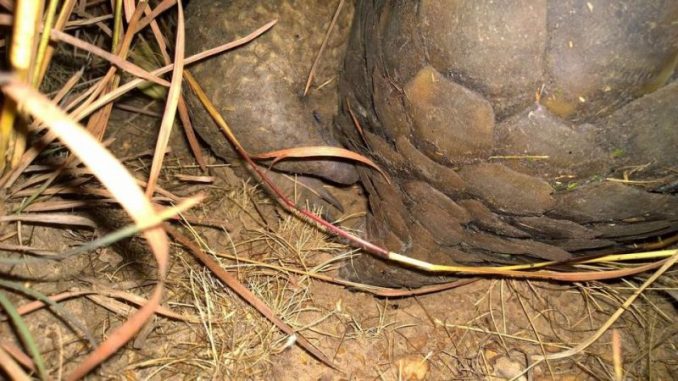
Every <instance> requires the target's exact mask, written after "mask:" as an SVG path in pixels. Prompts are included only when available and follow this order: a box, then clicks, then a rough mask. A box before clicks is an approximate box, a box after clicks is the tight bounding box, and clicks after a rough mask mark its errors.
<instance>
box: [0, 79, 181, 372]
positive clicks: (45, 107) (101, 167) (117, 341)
mask: <svg viewBox="0 0 678 381" xmlns="http://www.w3.org/2000/svg"><path fill="white" fill-rule="evenodd" d="M0 84H2V91H3V92H4V94H5V95H6V96H7V97H9V98H12V99H14V100H15V101H17V102H19V103H20V106H21V107H22V109H23V110H26V112H28V113H29V114H31V115H32V116H33V117H34V118H36V119H38V120H40V121H41V122H43V123H45V125H47V126H48V127H49V128H50V130H51V131H53V132H54V133H55V134H57V135H58V137H59V139H60V140H61V141H62V142H63V143H64V144H65V145H67V146H68V147H69V148H70V149H71V151H72V152H73V153H75V154H76V155H77V156H78V157H79V158H80V159H81V160H82V162H83V163H84V164H85V165H87V166H88V167H89V168H90V169H91V170H92V172H93V173H94V174H95V176H96V177H97V178H98V179H99V181H101V183H102V184H104V186H106V187H107V188H108V189H109V190H110V191H111V193H112V194H113V195H114V196H115V198H116V199H117V200H118V201H119V202H120V203H121V205H122V206H123V207H124V209H125V210H126V211H127V212H128V213H129V214H130V216H131V217H132V218H133V219H134V220H135V222H137V223H139V224H142V223H144V221H145V220H146V219H149V218H152V217H153V216H154V215H155V213H156V212H155V210H154V208H153V206H152V205H151V203H150V202H149V201H148V200H147V199H146V197H145V196H144V194H143V192H142V191H141V189H140V188H139V187H138V186H137V185H136V181H135V180H134V178H133V177H132V176H131V175H130V174H129V172H127V170H126V169H125V168H124V167H123V166H122V164H120V162H118V161H117V160H116V159H115V157H114V156H113V155H112V154H111V153H110V152H108V151H107V150H106V149H105V148H103V147H101V145H100V143H99V142H97V140H96V139H94V138H93V137H92V136H91V135H90V134H88V133H87V132H86V131H84V130H83V128H82V127H81V126H79V125H78V124H77V123H75V122H74V121H72V120H71V119H70V118H69V117H68V116H67V115H66V114H64V112H63V111H61V110H59V108H57V107H56V106H55V105H54V104H52V103H51V102H50V101H49V100H48V99H46V98H45V97H44V96H43V95H42V94H40V93H39V92H37V91H36V90H34V89H32V88H31V87H30V86H28V85H27V84H25V83H22V82H21V81H19V80H17V79H16V78H14V77H13V76H11V75H7V74H3V75H2V76H1V77H0ZM144 235H145V237H146V239H147V241H148V244H149V246H150V247H151V249H152V251H153V254H154V256H155V259H156V261H157V263H158V274H159V277H160V279H159V283H158V285H157V286H156V287H155V289H154V291H153V294H152V296H151V298H149V302H148V304H146V305H145V306H144V307H142V308H141V309H140V310H139V311H138V312H137V313H136V314H135V315H133V316H132V317H130V319H129V320H128V321H127V322H125V323H124V324H123V325H122V326H121V327H119V328H118V329H117V330H115V331H114V332H113V333H112V334H111V336H110V337H109V338H108V340H106V341H105V342H104V343H103V344H102V345H101V346H99V347H98V348H97V349H96V350H95V351H94V352H93V353H92V354H90V356H89V357H87V359H85V360H84V361H83V362H82V363H81V364H80V365H79V366H78V367H77V369H76V370H75V371H74V372H73V374H72V375H71V376H70V377H69V379H78V378H81V377H83V376H84V375H85V374H87V373H88V372H89V371H90V370H92V369H93V368H94V367H96V366H97V365H98V364H100V363H101V362H102V361H104V360H105V359H106V358H108V357H109V356H110V355H111V354H113V353H114V352H115V351H117V350H118V348H120V347H121V346H122V345H124V344H125V343H126V342H127V341H129V340H130V338H131V337H132V336H133V335H134V334H135V333H136V332H137V331H139V329H141V327H142V326H143V324H144V323H145V322H146V321H147V320H148V319H149V318H150V317H151V316H152V314H153V312H154V311H155V309H156V308H157V306H158V305H159V303H160V299H161V297H162V289H163V284H164V279H165V274H166V273H167V257H168V252H169V242H168V240H167V236H166V235H165V232H164V231H163V230H162V227H156V228H151V229H149V230H146V231H145V232H144Z"/></svg>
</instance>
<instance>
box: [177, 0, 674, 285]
mask: <svg viewBox="0 0 678 381" xmlns="http://www.w3.org/2000/svg"><path fill="white" fill-rule="evenodd" d="M236 3H238V2H236ZM273 3H277V5H274V4H273ZM288 3H294V2H286V1H282V2H263V4H264V5H263V8H258V9H265V11H267V12H272V14H273V15H275V13H276V12H278V11H279V9H285V7H286V5H285V4H288ZM320 3H323V4H324V9H325V11H324V12H325V14H324V15H323V16H322V17H318V19H319V20H317V22H320V23H322V25H326V23H327V20H329V19H330V17H331V16H330V15H329V13H331V11H333V6H330V5H328V4H326V3H324V2H319V3H316V2H309V3H308V4H314V5H318V4H320ZM197 4H200V0H194V1H193V2H192V3H191V7H194V6H199V5H197ZM201 7H202V6H201ZM321 8H323V7H321ZM190 12H191V11H190V9H189V13H190ZM257 12H258V11H257ZM212 13H215V11H212ZM216 13H218V12H216ZM245 14H247V11H245V10H243V13H240V14H239V15H242V16H239V17H246V16H244V15H245ZM255 14H257V15H260V14H259V13H256V12H255ZM257 17H259V19H257V21H260V23H259V24H261V23H263V21H268V19H262V18H261V17H260V16H257ZM298 17H299V18H300V19H302V21H304V22H305V20H309V18H308V17H307V16H298ZM677 17H678V4H677V3H676V2H675V1H664V2H623V1H619V2H605V1H599V2H596V1H545V0H544V1H494V2H492V3H490V2H484V1H454V2H452V1H444V0H438V1H436V0H430V1H424V0H422V1H360V2H358V3H357V5H356V13H355V17H354V22H353V27H352V32H351V36H350V39H349V43H348V44H349V45H348V50H347V51H346V56H345V60H344V69H343V72H342V75H341V79H340V82H339V104H340V105H341V111H340V113H339V115H338V116H337V119H336V125H337V127H336V128H337V129H338V131H340V135H341V140H342V142H343V143H344V144H345V145H346V146H347V147H349V148H351V149H354V150H356V151H359V152H362V153H364V154H367V155H370V156H371V157H372V158H373V159H374V160H375V161H377V162H378V163H379V164H380V165H381V166H382V167H383V168H385V169H386V170H387V172H388V173H389V175H390V178H391V179H392V183H391V184H389V183H387V182H386V181H385V180H384V179H383V178H382V177H380V176H379V175H378V174H377V173H375V172H374V171H372V170H370V169H368V168H362V167H359V168H358V172H359V176H360V180H361V182H362V184H363V185H364V187H365V189H366V191H367V193H368V196H369V203H370V214H369V215H368V219H367V235H368V237H369V238H370V239H371V240H374V241H376V242H377V243H380V244H382V245H384V246H386V247H388V248H389V249H391V250H394V251H397V252H400V253H402V254H406V255H410V256H413V257H416V258H419V259H423V260H427V261H430V262H435V263H445V264H451V263H463V264H478V265H481V264H498V263H523V262H531V261H536V260H539V259H548V260H551V259H554V260H560V259H567V258H570V257H571V256H572V255H580V254H584V253H596V252H597V253H600V252H605V251H615V250H620V249H622V248H623V246H624V245H626V244H628V243H630V242H637V241H643V240H648V239H650V238H652V237H659V236H667V235H670V234H672V233H675V232H676V230H678V208H677V207H678V198H677V197H676V196H675V194H671V193H666V192H665V193H662V192H660V191H661V190H663V189H669V190H670V187H666V186H664V187H660V185H663V184H667V183H671V182H672V181H673V182H675V175H676V172H675V169H676V166H677V164H678V156H677V155H676V154H675V150H676V147H678V129H677V128H676V126H675V121H676V120H678V118H677V117H678V107H676V106H675V104H677V103H678V102H677V101H678V83H676V82H675V81H674V78H672V76H673V70H674V68H675V65H676V59H677V57H678V45H677V44H678V31H677V30H678V26H676V25H675V23H674V24H672V20H675V19H676V18H677ZM255 18H256V17H255ZM225 20H227V21H228V22H230V23H233V25H238V24H236V21H237V20H233V19H229V17H228V16H225ZM282 20H284V17H282V18H281V21H282ZM259 24H256V26H258V25H259ZM188 25H189V26H190V25H191V22H190V18H189V23H188ZM302 25H303V22H302ZM309 25H310V24H309ZM254 26H255V25H252V28H249V29H250V30H251V29H254ZM233 27H234V28H235V27H236V26H233ZM276 28H277V27H276ZM304 28H306V29H313V33H315V34H322V33H318V31H324V28H322V27H315V28H312V27H310V26H308V25H307V26H306V27H304ZM203 29H204V27H203ZM245 30H246V28H245ZM189 32H190V31H189ZM280 32H281V33H287V32H284V31H280ZM201 33H203V34H205V33H207V31H202V32H201ZM210 33H211V32H210ZM299 33H301V34H304V33H306V35H308V34H309V33H310V32H309V30H306V31H305V32H304V31H303V28H302V30H300V32H299ZM201 35H202V34H201ZM337 36H339V34H337ZM268 37H271V36H268ZM266 38H267V36H263V37H262V41H257V43H256V44H266V43H267V42H266V41H267V40H266ZM287 38H291V37H289V36H288V37H287ZM271 40H272V41H274V44H275V41H276V40H275V38H274V36H273V37H271ZM319 44H320V43H319V42H318V43H317V46H319ZM276 46H282V45H276ZM247 49H260V50H259V52H260V53H258V54H257V55H256V56H257V57H258V58H257V59H258V60H259V61H256V62H258V65H259V66H256V68H257V70H261V71H262V73H271V72H270V71H269V69H266V67H267V66H272V65H273V66H275V67H277V68H282V67H284V65H291V66H294V65H296V64H298V63H299V62H300V61H299V58H298V55H299V54H307V55H312V54H313V53H315V50H313V51H312V52H306V53H303V52H300V51H297V49H302V47H295V46H294V45H292V46H291V47H290V49H291V50H290V51H288V52H285V51H284V49H282V50H281V49H279V48H276V49H273V53H268V52H267V51H266V47H265V46H262V47H260V48H254V47H247ZM316 49H317V48H316ZM253 51H254V50H253ZM339 51H340V50H337V52H339ZM266 56H269V58H266ZM224 57H228V55H226V56H224ZM271 57H272V58H271ZM330 57H331V56H325V59H326V60H327V59H331V58H330ZM335 57H336V56H335ZM221 59H222V58H220V59H219V60H221ZM223 59H225V60H227V61H225V62H230V61H228V60H236V59H237V57H236V58H233V57H231V58H223ZM305 62H306V65H303V67H304V68H308V67H309V65H310V62H312V60H310V59H308V60H306V61H305ZM208 65H209V64H208ZM228 65H231V66H232V64H228ZM228 65H227V66H228ZM215 68H216V66H212V67H211V68H210V69H211V71H213V70H215ZM210 69H204V70H205V71H207V72H208V73H210V72H211V71H210ZM229 70H234V69H229ZM239 70H242V69H237V71H239ZM285 70H287V69H285ZM283 72H284V73H289V72H290V71H284V70H283ZM283 72H280V73H278V74H277V75H283ZM301 73H302V74H299V75H297V76H300V77H301V79H298V80H296V81H297V82H302V83H303V82H304V81H305V78H306V77H305V76H306V74H307V71H306V70H302V72H301ZM236 74H237V75H235V76H234V75H233V74H228V75H227V76H226V77H225V78H226V79H220V81H222V82H223V85H221V86H217V85H212V86H216V87H213V88H212V89H211V91H212V92H213V93H214V94H215V95H216V96H217V100H219V99H220V98H219V96H220V95H219V94H230V93H232V98H229V99H228V102H226V100H221V102H222V103H221V104H220V105H221V106H222V107H226V105H225V104H226V103H229V102H230V103H229V104H233V105H235V107H236V108H238V107H240V105H241V104H243V103H242V102H245V104H247V102H255V104H256V103H257V102H259V100H258V99H256V93H257V91H256V89H252V90H249V93H242V94H240V93H233V92H234V91H240V90H233V89H232V87H233V86H234V85H233V84H232V83H231V82H230V81H233V80H236V81H241V79H238V78H239V76H242V73H236ZM209 75H211V74H204V75H203V77H204V78H205V79H207V78H208V77H209ZM274 77H275V76H274ZM220 78H224V77H220ZM256 78H268V79H267V81H268V80H270V78H271V77H270V74H263V75H261V76H259V77H256ZM237 86H241V83H240V82H238V84H237ZM258 86H259V87H262V88H263V89H264V92H263V94H268V91H269V90H270V89H274V87H273V86H272V85H268V82H266V81H264V82H260V83H259V84H258ZM297 88H298V89H301V88H303V85H301V87H297ZM226 89H230V90H226ZM270 91H271V94H275V91H276V90H270ZM248 94H249V95H248ZM284 94H286V93H283V92H281V93H280V98H282V97H284V96H285V95H284ZM535 94H539V96H536V95H535ZM247 96H249V97H255V99H254V100H249V98H246V97H247ZM229 97H231V95H229ZM242 97H245V98H242ZM225 98H226V97H224V99H225ZM273 98H275V99H278V96H275V97H273ZM282 99H284V98H282ZM297 99H298V98H297ZM285 102H287V101H285ZM318 104H320V102H319V103H318ZM348 104H350V105H351V109H352V111H353V113H354V115H355V116H356V118H357V119H358V121H359V123H360V126H361V130H359V129H358V128H357V127H356V125H355V124H354V122H353V121H352V118H351V116H350V115H349V112H348V108H347V105H348ZM226 108H227V107H226ZM245 109H246V108H245ZM245 109H243V110H242V111H243V112H242V113H240V116H238V117H240V118H241V120H240V121H239V122H240V124H242V123H245V124H248V123H250V124H253V125H258V124H257V123H260V122H259V121H260V120H261V115H257V113H253V112H249V113H248V112H246V110H245ZM230 112H231V113H233V111H230ZM236 113H237V112H236ZM308 114H309V112H308V111H306V114H304V115H306V118H307V119H308ZM225 115H226V117H227V119H228V118H229V111H226V113H225ZM272 118H273V119H275V118H277V116H275V117H272ZM324 119H325V120H326V118H324ZM289 120H293V117H290V119H289ZM252 121H253V122H254V123H251V122H252ZM277 125H278V126H279V127H276V128H281V129H283V130H284V131H282V132H280V133H285V134H292V135H294V136H297V137H298V138H297V139H300V140H298V143H299V144H298V145H312V144H309V143H311V142H315V140H313V136H314V135H313V134H319V135H322V134H328V131H326V130H324V129H322V128H320V129H318V126H315V127H314V124H313V123H310V122H308V121H306V122H299V123H291V124H287V125H285V126H284V127H283V125H281V124H277ZM299 126H303V128H302V129H301V131H300V130H299ZM309 128H311V130H309ZM198 130H199V132H201V134H203V135H204V132H202V131H201V129H200V127H198ZM309 131H310V132H309ZM361 131H362V132H361ZM335 132H336V131H334V132H330V133H329V134H330V135H329V136H332V135H333V134H334V133H335ZM276 133H278V132H276ZM255 136H259V135H256V134H255ZM262 138H265V136H262ZM255 141H256V139H255ZM265 148H266V149H269V147H265ZM280 148H282V147H280ZM261 150H265V149H263V148H262V149H261ZM217 152H218V151H217ZM325 164H327V163H325ZM646 164H649V165H646ZM631 166H636V167H638V166H642V168H643V170H642V171H641V172H638V173H635V174H634V175H633V176H632V179H634V180H643V179H651V180H656V179H660V180H661V181H660V182H657V183H647V184H645V186H643V187H638V186H632V185H627V184H622V183H619V182H612V181H605V179H606V178H607V177H615V178H621V177H622V174H621V173H622V172H623V171H624V170H628V169H629V168H630V167H631ZM336 168H337V167H332V166H330V167H327V166H324V167H322V166H321V167H316V168H315V169H314V171H315V172H313V171H311V172H309V171H306V173H314V174H317V175H321V176H325V177H329V178H332V176H336V175H335V174H336V173H337V170H336ZM289 169H292V170H300V171H301V172H304V171H305V170H304V169H303V168H302V169H295V168H289ZM342 169H345V168H342ZM349 172H350V171H348V170H346V172H344V173H345V174H346V176H345V178H343V179H344V180H342V181H341V182H345V183H348V182H350V180H351V179H352V177H351V176H350V174H349ZM671 176H673V178H671ZM335 181H336V179H335ZM653 184H654V185H653ZM346 270H347V271H346V275H348V276H350V277H354V278H357V279H359V280H362V281H365V282H369V283H374V284H383V285H390V286H417V285H421V284H425V283H431V282H437V281H440V280H442V279H443V278H440V277H436V276H431V275H430V274H422V273H418V272H415V271H411V270H408V269H403V268H399V267H394V266H393V265H392V264H389V263H384V262H381V261H379V260H376V259H374V258H372V257H369V256H363V257H361V258H359V259H357V260H354V261H353V262H352V263H351V265H350V266H349V267H347V269H346Z"/></svg>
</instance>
